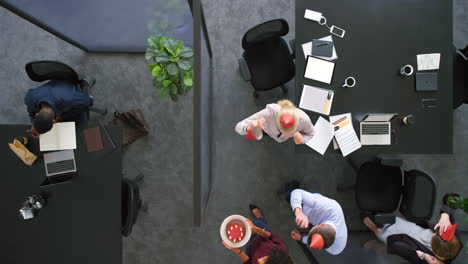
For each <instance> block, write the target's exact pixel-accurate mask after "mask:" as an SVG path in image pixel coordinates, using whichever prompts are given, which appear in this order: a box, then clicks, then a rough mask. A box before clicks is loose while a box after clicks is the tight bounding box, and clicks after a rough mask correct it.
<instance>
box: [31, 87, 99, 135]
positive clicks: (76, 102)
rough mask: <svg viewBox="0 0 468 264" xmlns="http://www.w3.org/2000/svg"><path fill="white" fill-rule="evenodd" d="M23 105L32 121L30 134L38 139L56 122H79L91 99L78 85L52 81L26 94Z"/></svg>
mask: <svg viewBox="0 0 468 264" xmlns="http://www.w3.org/2000/svg"><path fill="white" fill-rule="evenodd" d="M24 103H25V104H26V106H27V110H28V113H29V116H30V117H31V120H32V123H33V124H32V126H31V129H30V133H31V135H32V136H33V137H35V138H38V137H39V135H40V134H44V133H46V132H48V131H49V130H51V129H52V126H53V124H54V123H56V122H60V121H79V120H80V119H82V116H83V113H84V112H86V111H88V109H89V107H90V106H91V98H90V97H89V96H88V95H86V94H84V93H83V92H82V91H81V88H80V86H79V85H78V84H74V83H72V82H69V81H61V80H52V81H48V82H47V83H45V84H43V85H41V86H39V87H37V88H35V89H30V90H28V92H27V93H26V96H25V98H24Z"/></svg>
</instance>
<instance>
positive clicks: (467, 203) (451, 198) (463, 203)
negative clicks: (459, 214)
mask: <svg viewBox="0 0 468 264" xmlns="http://www.w3.org/2000/svg"><path fill="white" fill-rule="evenodd" d="M445 199H446V201H447V205H448V206H449V207H450V208H452V209H453V210H457V209H462V210H463V211H464V212H465V213H466V214H468V198H463V197H461V196H460V195H458V194H456V193H451V194H448V195H445V196H444V200H445ZM465 222H466V223H468V217H466V218H465ZM465 249H466V252H467V253H468V242H467V244H466V246H465Z"/></svg>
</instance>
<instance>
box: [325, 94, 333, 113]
mask: <svg viewBox="0 0 468 264" xmlns="http://www.w3.org/2000/svg"><path fill="white" fill-rule="evenodd" d="M331 97H332V93H331V92H328V95H327V101H326V102H325V109H323V113H324V114H326V115H328V114H329V112H330V103H331Z"/></svg>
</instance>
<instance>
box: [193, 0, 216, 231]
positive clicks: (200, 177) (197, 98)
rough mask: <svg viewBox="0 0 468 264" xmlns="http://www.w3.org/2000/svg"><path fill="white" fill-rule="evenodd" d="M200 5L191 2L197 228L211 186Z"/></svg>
mask: <svg viewBox="0 0 468 264" xmlns="http://www.w3.org/2000/svg"><path fill="white" fill-rule="evenodd" d="M201 2H202V1H199V0H195V1H193V3H194V5H193V8H194V10H193V14H194V27H195V28H194V33H195V34H194V40H195V45H194V50H195V66H194V67H195V72H194V74H195V84H194V102H193V105H194V125H193V126H194V137H193V138H194V224H195V225H196V226H200V225H201V224H202V222H203V215H204V213H205V210H206V207H207V205H208V200H209V197H210V192H211V185H212V178H213V175H212V160H213V157H212V148H213V145H214V144H213V142H212V138H213V129H212V124H213V121H212V119H213V118H212V102H213V100H212V98H213V95H212V92H213V87H212V85H213V68H212V60H213V57H212V52H211V45H210V39H209V36H208V31H207V29H206V23H205V17H204V15H203V5H202V3H201Z"/></svg>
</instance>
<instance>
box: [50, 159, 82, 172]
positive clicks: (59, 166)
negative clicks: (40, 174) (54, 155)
mask: <svg viewBox="0 0 468 264" xmlns="http://www.w3.org/2000/svg"><path fill="white" fill-rule="evenodd" d="M73 170H75V163H74V162H73V160H72V159H70V160H62V161H57V162H53V163H48V164H47V172H48V173H49V174H54V173H60V172H67V171H73Z"/></svg>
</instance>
